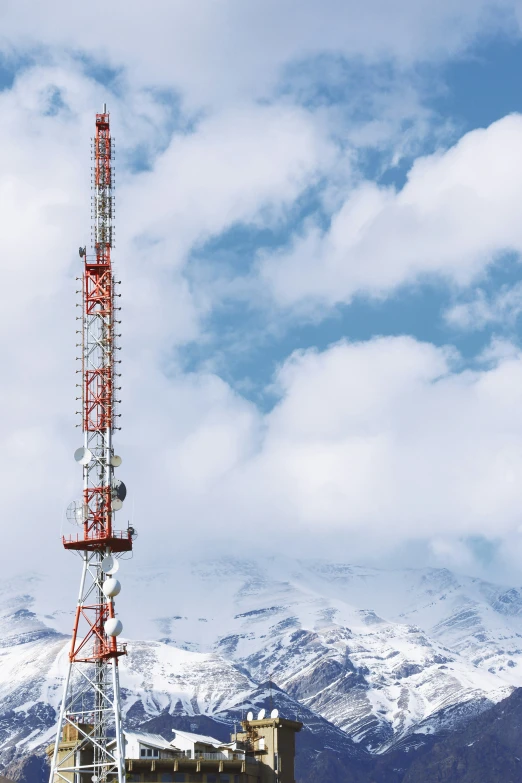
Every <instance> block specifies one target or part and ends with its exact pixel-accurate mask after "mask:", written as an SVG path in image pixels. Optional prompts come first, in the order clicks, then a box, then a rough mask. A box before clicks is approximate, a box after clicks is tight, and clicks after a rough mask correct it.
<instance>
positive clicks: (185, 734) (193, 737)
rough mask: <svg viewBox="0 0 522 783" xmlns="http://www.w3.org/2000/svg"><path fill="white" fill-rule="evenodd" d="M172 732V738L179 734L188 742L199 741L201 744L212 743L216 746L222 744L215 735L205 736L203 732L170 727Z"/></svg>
mask: <svg viewBox="0 0 522 783" xmlns="http://www.w3.org/2000/svg"><path fill="white" fill-rule="evenodd" d="M172 733H173V735H174V740H175V739H176V737H178V736H181V737H184V738H185V739H187V740H189V742H201V743H202V744H203V745H213V746H214V747H216V748H219V747H222V746H223V745H224V743H223V742H221V740H218V739H216V738H215V737H207V736H205V735H204V734H192V733H191V732H190V731H178V729H172Z"/></svg>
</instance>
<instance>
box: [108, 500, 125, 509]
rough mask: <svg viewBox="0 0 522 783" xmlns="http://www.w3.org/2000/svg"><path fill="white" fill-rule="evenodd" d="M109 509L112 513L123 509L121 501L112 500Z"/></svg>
mask: <svg viewBox="0 0 522 783" xmlns="http://www.w3.org/2000/svg"><path fill="white" fill-rule="evenodd" d="M111 508H112V510H113V511H119V510H120V508H123V500H120V499H119V498H114V500H113V501H112V502H111Z"/></svg>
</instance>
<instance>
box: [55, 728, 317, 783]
mask: <svg viewBox="0 0 522 783" xmlns="http://www.w3.org/2000/svg"><path fill="white" fill-rule="evenodd" d="M302 725H303V724H302V723H299V722H297V721H293V720H285V719H284V718H279V717H277V718H266V719H264V720H252V721H243V723H242V724H241V728H242V731H240V732H238V733H237V734H234V735H232V737H231V741H230V742H227V743H223V742H220V740H217V739H214V738H213V737H206V736H203V735H200V734H191V733H189V732H185V731H174V732H173V739H172V741H170V742H169V741H167V740H165V739H163V737H161V736H160V735H158V734H146V733H143V732H125V766H126V769H127V783H295V780H294V759H295V735H296V733H297V732H299V731H300V730H301V728H302ZM79 736H80V733H79V732H78V731H77V730H76V729H75V728H74V727H72V726H68V727H66V730H65V731H64V738H63V741H62V743H60V755H62V754H63V755H66V754H71V753H72V754H74V747H75V744H78V741H79ZM52 750H53V749H52V748H49V749H48V753H50V754H52ZM83 752H84V753H85V752H86V751H83ZM85 761H86V759H85ZM56 783H58V781H56ZM71 783H77V782H76V781H74V782H73V781H71ZM78 783H91V782H90V780H85V781H83V780H81V781H78Z"/></svg>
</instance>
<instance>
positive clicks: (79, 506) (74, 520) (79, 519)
mask: <svg viewBox="0 0 522 783" xmlns="http://www.w3.org/2000/svg"><path fill="white" fill-rule="evenodd" d="M65 516H66V517H67V519H68V520H69V522H70V523H71V524H72V525H83V523H84V522H85V511H84V505H83V503H82V502H81V500H73V501H72V503H69V505H68V506H67V511H66V512H65Z"/></svg>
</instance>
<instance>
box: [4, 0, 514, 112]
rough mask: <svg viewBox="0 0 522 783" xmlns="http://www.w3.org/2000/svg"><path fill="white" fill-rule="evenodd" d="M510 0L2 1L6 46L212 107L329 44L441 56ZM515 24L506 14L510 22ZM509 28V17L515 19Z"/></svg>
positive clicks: (362, 54) (410, 56)
mask: <svg viewBox="0 0 522 783" xmlns="http://www.w3.org/2000/svg"><path fill="white" fill-rule="evenodd" d="M513 5H514V3H513V2H509V0H458V1H456V0H452V2H450V1H449V0H441V1H440V2H438V3H433V2H431V0H421V1H420V2H419V1H417V2H415V1H414V0H398V2H395V3H393V4H391V3H389V2H386V0H369V1H368V2H366V3H364V4H362V5H361V3H357V2H355V1H354V0H349V1H348V2H347V1H346V0H323V2H321V3H318V2H317V1H316V0H283V2H281V0H250V2H248V3H245V2H243V0H217V1H216V2H212V3H206V4H205V6H204V7H203V6H200V5H199V4H197V3H194V2H193V0H177V1H176V2H175V3H173V2H170V0H149V2H148V3H147V7H146V8H144V7H143V5H142V4H141V3H137V2H135V1H134V2H129V1H128V0H126V1H125V2H123V0H113V2H111V3H110V5H107V3H104V2H102V1H101V0H93V1H92V2H91V3H90V4H89V5H74V6H73V5H71V3H69V2H65V0H51V1H50V2H48V3H46V4H45V6H43V5H40V4H38V3H34V2H33V0H18V2H16V3H9V4H7V5H6V6H4V8H3V9H2V37H1V39H0V46H1V47H2V48H3V49H4V51H7V52H12V51H13V50H14V51H19V50H20V49H21V50H22V51H26V50H27V49H29V48H31V47H35V46H36V47H38V49H41V48H42V47H45V46H50V47H58V48H62V49H64V50H67V51H83V52H86V53H87V54H89V55H90V56H94V57H96V59H100V60H102V61H107V62H109V63H111V64H112V65H114V66H116V67H120V66H124V67H126V68H128V72H129V75H130V78H131V79H132V80H133V82H135V83H136V84H149V85H150V84H156V85H166V86H169V87H176V88H178V89H180V90H181V91H182V93H183V94H184V95H185V96H186V97H187V99H188V101H189V102H190V103H193V104H195V105H200V104H205V105H216V103H221V102H223V101H228V100H231V99H232V100H234V101H235V100H238V99H239V100H242V99H244V97H245V96H248V98H249V99H250V98H252V97H257V96H259V95H263V94H266V93H267V92H270V91H271V89H272V88H273V85H274V83H275V82H276V81H277V79H278V76H279V74H280V73H281V69H282V68H283V67H284V66H285V65H286V64H287V63H288V62H292V61H296V60H300V59H303V58H306V57H307V56H313V55H315V54H317V53H322V52H331V53H333V54H336V55H338V54H340V55H343V56H347V57H350V58H362V59H363V60H364V61H367V62H368V61H370V62H372V61H376V60H379V61H380V60H386V59H390V58H391V59H396V60H399V61H401V62H403V63H411V62H413V61H416V60H419V59H420V60H426V59H431V58H442V59H445V58H447V57H448V56H451V55H453V54H454V53H456V52H459V51H461V50H462V49H463V48H466V47H467V46H468V45H469V43H470V41H471V40H472V39H473V38H474V37H475V36H476V35H478V34H480V33H481V32H484V31H485V32H487V33H488V34H491V32H492V31H494V30H495V29H497V28H498V27H499V26H503V25H505V24H506V18H507V16H506V15H507V13H509V11H510V10H512V8H513ZM510 22H511V20H510ZM511 27H513V23H511Z"/></svg>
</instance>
